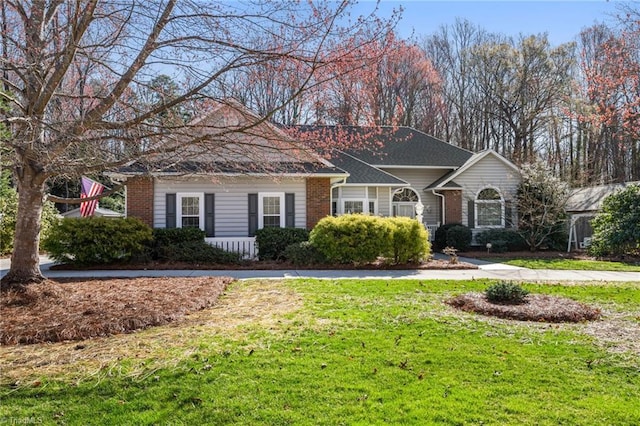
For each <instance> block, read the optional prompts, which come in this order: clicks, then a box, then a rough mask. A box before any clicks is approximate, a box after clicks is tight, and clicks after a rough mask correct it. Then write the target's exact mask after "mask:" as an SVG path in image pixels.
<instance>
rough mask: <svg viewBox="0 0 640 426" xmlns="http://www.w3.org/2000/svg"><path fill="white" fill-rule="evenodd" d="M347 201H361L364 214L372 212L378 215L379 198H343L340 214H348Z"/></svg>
mask: <svg viewBox="0 0 640 426" xmlns="http://www.w3.org/2000/svg"><path fill="white" fill-rule="evenodd" d="M347 202H361V203H362V214H371V215H377V214H378V200H372V199H370V198H342V199H341V200H340V206H339V209H340V212H339V213H340V214H348V213H347V211H346V209H345V207H344V204H345V203H347ZM369 203H373V210H374V211H372V212H370V211H369Z"/></svg>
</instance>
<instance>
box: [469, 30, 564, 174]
mask: <svg viewBox="0 0 640 426" xmlns="http://www.w3.org/2000/svg"><path fill="white" fill-rule="evenodd" d="M572 51H573V45H572V44H570V43H569V44H564V45H560V46H558V47H555V48H552V47H551V46H550V45H549V41H548V39H547V36H546V35H539V36H528V37H521V39H520V40H519V42H518V44H517V45H513V44H512V43H499V44H493V43H490V44H485V45H482V46H479V47H478V48H476V49H475V51H474V58H475V59H474V62H475V63H476V64H477V66H478V67H479V70H478V71H477V72H476V76H477V80H476V81H477V84H478V85H479V87H480V89H481V91H482V93H483V94H484V96H486V97H487V98H488V99H489V100H490V102H491V110H490V113H491V114H494V116H495V117H496V118H497V119H498V120H500V121H501V122H502V124H504V125H505V127H506V129H507V130H508V132H509V134H508V136H509V137H510V142H511V146H510V149H509V151H510V152H509V153H510V157H511V158H512V160H514V161H515V162H516V163H517V164H521V163H526V162H530V161H534V160H535V154H534V153H535V152H536V146H535V145H536V137H537V136H538V134H539V133H540V131H541V130H542V129H543V127H544V126H545V125H546V123H547V122H548V120H549V119H550V117H551V112H552V109H553V107H554V106H556V105H558V104H560V102H561V101H563V100H564V98H565V97H566V96H567V94H568V88H569V87H570V79H569V76H570V73H569V71H570V70H571V67H572V66H573V63H574V60H573V55H572Z"/></svg>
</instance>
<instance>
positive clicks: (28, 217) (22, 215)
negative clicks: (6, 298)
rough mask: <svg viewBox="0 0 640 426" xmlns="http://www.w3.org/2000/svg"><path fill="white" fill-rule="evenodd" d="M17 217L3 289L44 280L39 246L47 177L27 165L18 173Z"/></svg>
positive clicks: (20, 287)
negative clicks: (8, 267)
mask: <svg viewBox="0 0 640 426" xmlns="http://www.w3.org/2000/svg"><path fill="white" fill-rule="evenodd" d="M17 179H18V217H17V218H16V230H15V237H14V244H13V253H12V254H11V267H10V269H9V272H8V273H7V275H6V276H4V277H3V278H2V281H1V282H0V288H1V289H2V290H7V289H9V288H13V289H24V287H25V286H26V285H27V284H31V283H39V282H42V281H43V280H44V279H45V278H44V276H43V275H42V272H41V271H40V261H39V256H38V255H39V247H40V226H41V219H42V208H43V205H44V195H45V194H44V192H45V191H44V178H43V177H42V176H40V175H39V174H38V173H37V172H35V171H34V170H33V169H31V168H30V167H28V166H26V167H25V168H24V169H22V170H21V171H20V173H18V177H17Z"/></svg>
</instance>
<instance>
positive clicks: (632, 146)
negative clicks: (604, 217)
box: [579, 10, 640, 182]
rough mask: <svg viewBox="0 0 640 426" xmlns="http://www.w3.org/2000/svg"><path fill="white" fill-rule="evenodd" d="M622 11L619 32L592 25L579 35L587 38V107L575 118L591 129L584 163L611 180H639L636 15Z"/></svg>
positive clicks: (639, 24) (639, 28)
mask: <svg viewBox="0 0 640 426" xmlns="http://www.w3.org/2000/svg"><path fill="white" fill-rule="evenodd" d="M627 12H628V13H627V15H626V18H624V23H625V24H626V26H625V27H624V28H623V29H622V30H621V31H619V32H614V31H612V30H603V28H601V27H593V28H591V29H589V30H586V31H584V32H583V34H582V36H583V39H587V38H589V39H590V40H591V44H587V43H585V44H584V48H583V52H582V67H583V72H584V75H585V97H586V99H587V104H588V106H589V108H586V109H585V110H584V111H581V114H580V117H579V118H580V120H581V121H582V122H583V123H586V124H588V125H589V127H590V129H591V133H590V135H589V136H590V138H591V142H592V143H591V144H590V146H591V145H593V149H589V154H590V157H591V162H592V163H593V164H590V165H589V167H590V168H592V169H595V170H597V171H598V172H599V173H598V175H599V176H600V179H603V180H607V181H614V182H622V181H625V180H632V179H639V178H640V20H639V18H640V16H639V15H638V13H637V12H633V11H632V10H627ZM596 36H597V37H596ZM587 48H588V49H587Z"/></svg>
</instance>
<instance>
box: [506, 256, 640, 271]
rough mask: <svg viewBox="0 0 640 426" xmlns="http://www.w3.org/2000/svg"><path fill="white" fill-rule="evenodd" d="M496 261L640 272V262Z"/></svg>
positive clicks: (527, 266) (579, 268)
mask: <svg viewBox="0 0 640 426" xmlns="http://www.w3.org/2000/svg"><path fill="white" fill-rule="evenodd" d="M494 260H495V261H496V262H500V263H506V264H508V265H513V266H520V267H523V268H529V269H562V270H574V271H621V272H640V264H637V263H625V262H614V261H605V260H588V259H535V258H531V259H494Z"/></svg>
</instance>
